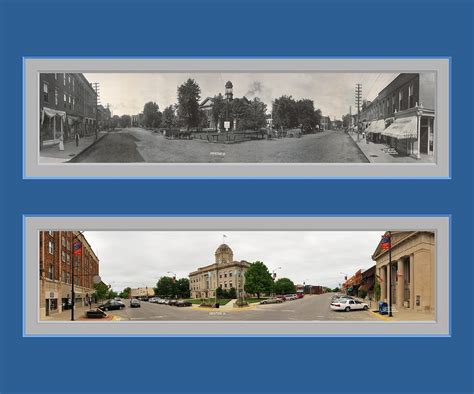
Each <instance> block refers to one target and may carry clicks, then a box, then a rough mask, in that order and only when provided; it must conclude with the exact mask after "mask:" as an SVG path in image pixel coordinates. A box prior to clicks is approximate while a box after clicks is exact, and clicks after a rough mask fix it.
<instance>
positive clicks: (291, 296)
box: [285, 294, 298, 301]
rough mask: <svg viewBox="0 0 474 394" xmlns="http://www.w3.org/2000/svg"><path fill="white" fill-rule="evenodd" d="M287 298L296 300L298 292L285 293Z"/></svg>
mask: <svg viewBox="0 0 474 394" xmlns="http://www.w3.org/2000/svg"><path fill="white" fill-rule="evenodd" d="M285 298H286V300H287V301H293V300H296V299H297V298H298V297H297V296H296V294H285Z"/></svg>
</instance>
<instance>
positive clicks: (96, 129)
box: [25, 59, 449, 177]
mask: <svg viewBox="0 0 474 394" xmlns="http://www.w3.org/2000/svg"><path fill="white" fill-rule="evenodd" d="M32 60H34V59H32ZM221 60H222V59H221ZM228 60H229V59H227V61H228ZM246 60H249V59H246ZM379 60H380V59H379ZM408 60H409V59H408ZM408 60H407V61H408ZM111 61H113V60H111ZM207 61H208V62H212V59H207ZM314 61H315V60H314V59H313V63H307V64H309V65H313V66H314V64H317V63H314ZM420 61H421V60H420ZM259 62H263V65H262V66H261V69H253V70H250V68H249V67H245V64H247V63H245V62H244V63H242V64H243V65H244V66H239V64H240V63H236V61H234V62H229V61H228V62H227V63H218V65H220V66H221V65H222V64H224V66H223V67H221V68H220V70H219V71H216V70H215V69H216V68H217V67H216V66H214V68H212V67H209V69H207V70H206V69H205V68H204V69H203V68H202V67H201V68H199V67H197V68H194V69H193V68H192V67H191V66H189V67H187V68H188V69H189V70H188V69H187V68H186V67H183V66H182V64H183V63H179V62H178V63H177V64H178V65H180V66H178V67H175V68H174V69H172V70H171V71H170V68H166V67H162V68H161V69H160V67H157V68H155V69H154V70H153V71H150V69H149V68H147V69H144V70H140V69H135V70H133V71H130V70H129V71H127V70H124V69H120V68H118V67H117V68H116V69H112V71H110V70H108V71H102V70H100V69H97V68H94V67H92V66H91V67H89V68H87V67H85V69H84V68H83V72H77V69H73V68H72V67H71V65H67V67H63V68H59V67H57V68H54V69H50V68H46V67H37V68H36V69H34V67H33V68H31V67H30V69H31V70H32V71H36V73H34V72H32V73H30V74H31V76H30V77H29V76H28V75H30V74H28V69H27V73H26V82H27V89H26V94H27V96H34V98H31V97H30V98H27V100H26V110H27V117H26V122H27V123H26V125H27V127H26V133H27V134H26V136H25V137H26V138H25V143H26V158H25V160H26V164H27V167H28V163H29V164H30V167H31V165H33V166H36V167H41V166H42V167H43V168H49V169H52V168H54V167H56V168H61V169H62V170H61V171H63V172H62V173H58V174H56V175H85V176H101V175H104V176H107V175H111V173H110V172H107V169H114V167H115V169H117V167H116V166H115V165H117V164H120V165H121V166H120V169H121V170H125V171H121V170H120V171H121V172H120V174H118V173H115V174H113V175H115V176H128V175H131V176H174V175H176V176H183V175H185V176H186V175H191V176H208V175H210V176H224V177H226V176H267V175H270V176H300V175H301V176H332V175H335V176H359V175H361V176H364V175H369V176H370V175H373V176H378V177H384V176H408V177H413V176H415V177H416V176H435V175H438V176H440V175H445V176H446V175H447V173H448V171H447V170H446V169H447V167H448V162H449V160H448V154H449V149H448V145H449V127H448V125H449V122H448V115H449V106H448V102H449V88H448V87H447V85H448V83H447V75H448V72H447V70H448V68H447V66H446V64H444V63H440V64H441V65H443V66H444V67H445V68H444V69H442V70H441V72H440V70H439V69H437V68H436V67H427V66H429V65H427V64H425V63H423V62H422V63H421V65H418V68H416V67H414V68H407V67H405V68H403V67H400V70H399V71H397V72H394V71H393V68H392V69H390V68H388V67H387V65H390V64H392V63H387V64H385V67H380V65H381V64H380V63H374V65H373V67H372V69H369V68H368V67H367V65H365V68H364V67H359V69H358V70H357V71H350V70H347V69H343V68H342V67H341V66H338V65H339V64H340V63H338V62H336V60H334V62H335V63H334V66H333V67H332V69H331V70H328V67H326V68H324V69H318V68H317V67H314V69H311V68H310V67H306V66H304V65H305V64H306V63H303V66H301V67H296V66H295V65H296V64H297V63H292V62H290V63H288V66H287V67H286V68H285V67H274V69H271V67H269V66H271V65H273V64H276V63H275V62H273V63H272V61H271V60H269V59H265V60H262V59H260V60H259ZM111 64H112V63H111ZM117 64H120V63H115V65H117ZM158 64H159V63H158ZM184 64H186V63H184ZM206 64H210V63H206ZM257 64H258V63H257ZM61 65H63V64H62V63H61V64H59V66H61ZM382 65H383V64H382ZM438 66H439V64H438ZM150 68H151V67H150ZM329 68H330V67H329ZM56 70H57V71H61V72H52V71H56ZM375 70H378V71H375ZM30 79H31V82H30V83H28V81H29V80H30ZM33 82H34V83H33ZM28 86H30V87H28ZM31 86H34V91H33V89H32V87H31ZM33 111H34V113H33V115H34V116H30V117H28V116H29V115H28V114H30V112H33ZM28 122H30V123H28ZM35 124H36V127H34V125H35ZM33 132H34V134H33ZM29 153H31V154H29ZM34 155H36V157H37V160H36V162H35V161H34V159H33V156H34ZM77 164H82V166H78V165H77ZM98 165H99V166H98ZM440 165H441V167H443V168H438V170H440V171H441V172H439V171H438V172H436V167H437V166H438V167H439V166H440ZM84 166H85V167H84ZM147 167H148V168H147ZM79 168H81V170H79V172H78V171H76V170H78V169H79ZM85 168H91V169H92V168H94V171H89V172H88V173H87V172H84V171H82V170H83V169H85ZM145 168H146V169H145ZM150 168H151V170H150ZM368 168H371V169H369V170H367V169H368ZM420 169H421V170H420ZM70 170H71V171H70ZM96 170H97V171H98V172H96ZM64 171H65V172H64ZM68 171H69V172H68ZM80 171H82V173H81V172H80ZM127 171H128V172H127ZM364 171H365V172H364ZM367 171H368V172H367ZM423 171H428V172H423ZM443 171H444V172H443Z"/></svg>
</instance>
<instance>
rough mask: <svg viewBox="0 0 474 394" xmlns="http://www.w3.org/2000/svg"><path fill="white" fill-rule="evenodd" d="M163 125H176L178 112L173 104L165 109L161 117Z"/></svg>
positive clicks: (169, 126) (168, 126)
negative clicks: (176, 112)
mask: <svg viewBox="0 0 474 394" xmlns="http://www.w3.org/2000/svg"><path fill="white" fill-rule="evenodd" d="M161 125H162V126H163V127H167V128H171V127H176V114H175V111H174V107H173V106H172V105H170V106H168V107H166V108H165V109H164V111H163V115H162V117H161Z"/></svg>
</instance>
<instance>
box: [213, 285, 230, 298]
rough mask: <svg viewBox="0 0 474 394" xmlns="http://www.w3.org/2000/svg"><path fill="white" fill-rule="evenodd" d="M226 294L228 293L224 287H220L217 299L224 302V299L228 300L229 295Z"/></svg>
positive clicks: (217, 291) (217, 290)
mask: <svg viewBox="0 0 474 394" xmlns="http://www.w3.org/2000/svg"><path fill="white" fill-rule="evenodd" d="M226 293H227V292H226V291H225V290H224V289H223V288H222V287H220V286H219V287H218V288H217V289H216V297H217V299H218V300H222V299H224V298H227V294H226Z"/></svg>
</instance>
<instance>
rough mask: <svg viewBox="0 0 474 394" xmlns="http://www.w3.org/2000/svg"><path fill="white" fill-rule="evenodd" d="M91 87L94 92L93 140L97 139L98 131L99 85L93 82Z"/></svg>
mask: <svg viewBox="0 0 474 394" xmlns="http://www.w3.org/2000/svg"><path fill="white" fill-rule="evenodd" d="M92 87H93V88H94V91H95V139H97V131H98V129H99V111H98V108H99V105H100V84H99V82H94V83H93V84H92Z"/></svg>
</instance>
